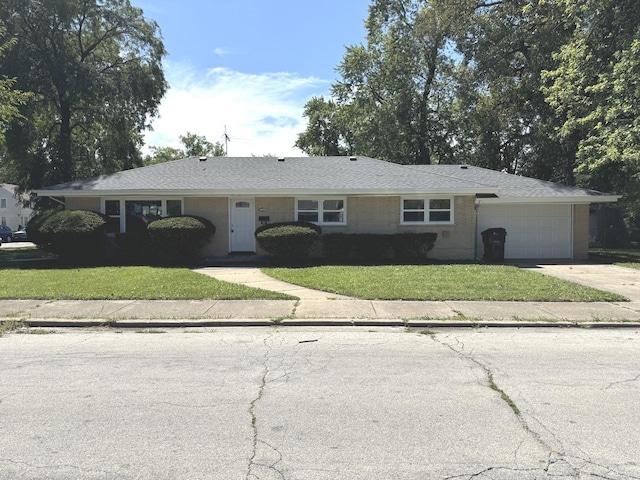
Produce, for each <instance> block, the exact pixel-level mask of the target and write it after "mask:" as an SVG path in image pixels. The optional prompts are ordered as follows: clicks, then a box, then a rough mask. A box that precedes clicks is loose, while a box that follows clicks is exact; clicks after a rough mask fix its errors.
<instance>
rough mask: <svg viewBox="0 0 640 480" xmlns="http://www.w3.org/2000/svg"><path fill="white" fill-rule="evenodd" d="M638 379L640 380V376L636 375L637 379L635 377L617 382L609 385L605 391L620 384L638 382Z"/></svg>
mask: <svg viewBox="0 0 640 480" xmlns="http://www.w3.org/2000/svg"><path fill="white" fill-rule="evenodd" d="M638 379H640V375H636V376H635V377H633V378H628V379H626V380H618V381H617V382H611V383H610V384H609V385H607V386H606V387H605V390H608V389H610V388H611V387H613V386H614V385H620V384H622V383H631V382H637V381H638Z"/></svg>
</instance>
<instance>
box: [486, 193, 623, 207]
mask: <svg viewBox="0 0 640 480" xmlns="http://www.w3.org/2000/svg"><path fill="white" fill-rule="evenodd" d="M620 198H622V195H593V196H592V195H581V196H575V197H520V198H515V197H502V198H476V205H483V204H506V203H508V204H514V203H521V204H524V203H571V204H580V203H582V204H590V203H613V202H617V201H618V200H620Z"/></svg>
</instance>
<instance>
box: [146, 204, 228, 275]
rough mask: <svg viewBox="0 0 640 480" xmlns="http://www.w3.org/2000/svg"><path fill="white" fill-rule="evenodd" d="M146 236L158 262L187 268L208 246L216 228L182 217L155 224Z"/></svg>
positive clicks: (195, 218) (151, 224)
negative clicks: (186, 265) (183, 265)
mask: <svg viewBox="0 0 640 480" xmlns="http://www.w3.org/2000/svg"><path fill="white" fill-rule="evenodd" d="M147 232H148V235H149V242H150V246H151V250H152V252H153V254H154V256H156V257H157V259H158V260H160V261H163V262H168V263H175V264H187V263H190V262H193V261H195V260H197V258H198V252H199V250H200V249H201V248H202V247H204V246H205V245H206V244H207V243H208V242H209V240H210V239H211V237H212V236H213V234H214V233H215V232H216V227H215V225H214V224H213V223H211V222H210V221H209V220H207V219H206V218H202V217H196V216H193V215H181V216H175V217H166V218H161V219H159V220H155V221H153V222H151V223H150V224H149V225H148V227H147Z"/></svg>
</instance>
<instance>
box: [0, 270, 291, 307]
mask: <svg viewBox="0 0 640 480" xmlns="http://www.w3.org/2000/svg"><path fill="white" fill-rule="evenodd" d="M289 298H292V297H289V296H287V295H283V294H280V293H276V292H268V291H266V290H260V289H257V288H249V287H245V286H243V285H235V284H231V283H227V282H221V281H219V280H216V279H214V278H210V277H207V276H205V275H202V274H199V273H195V272H192V271H191V270H189V269H186V268H153V267H95V268H73V269H71V268H69V269H59V268H52V269H25V270H20V269H3V270H0V299H50V300H202V299H216V300H245V299H251V300H254V299H289Z"/></svg>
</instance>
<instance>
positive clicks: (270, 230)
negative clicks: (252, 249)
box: [255, 222, 322, 260]
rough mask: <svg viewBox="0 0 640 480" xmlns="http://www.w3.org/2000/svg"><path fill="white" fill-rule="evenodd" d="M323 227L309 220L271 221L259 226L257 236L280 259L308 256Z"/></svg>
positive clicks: (264, 247) (261, 243) (263, 246)
mask: <svg viewBox="0 0 640 480" xmlns="http://www.w3.org/2000/svg"><path fill="white" fill-rule="evenodd" d="M321 233H322V229H321V228H320V227H319V226H317V225H314V224H313V223H308V222H283V223H271V224H268V225H263V226H261V227H258V228H257V229H256V231H255V237H256V240H257V241H258V243H259V244H260V246H261V247H262V248H263V249H264V250H266V251H267V252H269V253H271V254H272V255H274V256H275V257H277V258H279V259H290V260H301V259H304V258H308V257H309V254H310V252H311V249H312V248H313V245H314V243H315V241H316V240H317V238H318V236H319V235H320V234H321Z"/></svg>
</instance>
